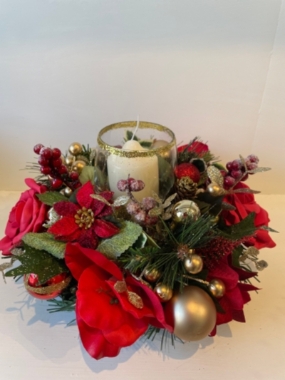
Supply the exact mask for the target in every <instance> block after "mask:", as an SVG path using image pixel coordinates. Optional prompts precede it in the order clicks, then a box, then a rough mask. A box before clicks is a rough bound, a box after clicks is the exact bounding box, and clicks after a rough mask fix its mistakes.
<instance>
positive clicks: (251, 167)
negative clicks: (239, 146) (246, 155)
mask: <svg viewBox="0 0 285 380" xmlns="http://www.w3.org/2000/svg"><path fill="white" fill-rule="evenodd" d="M246 167H247V170H254V169H257V167H258V165H257V164H256V163H255V162H251V161H247V162H246Z"/></svg>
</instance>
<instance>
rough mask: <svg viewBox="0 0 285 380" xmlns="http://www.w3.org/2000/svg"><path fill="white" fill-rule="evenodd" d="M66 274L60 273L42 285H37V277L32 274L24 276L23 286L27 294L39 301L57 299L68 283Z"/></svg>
mask: <svg viewBox="0 0 285 380" xmlns="http://www.w3.org/2000/svg"><path fill="white" fill-rule="evenodd" d="M70 280H71V277H70V275H69V274H68V273H60V274H58V275H56V276H54V277H52V278H50V279H49V280H48V281H47V282H45V283H44V284H41V285H38V276H37V275H36V274H34V273H31V274H27V275H25V276H24V284H25V287H26V290H27V292H28V293H29V294H30V295H31V296H33V297H35V298H38V299H40V300H50V299H52V298H55V297H57V296H58V295H59V294H60V293H61V292H62V290H63V289H64V288H66V287H67V285H68V284H69V283H70Z"/></svg>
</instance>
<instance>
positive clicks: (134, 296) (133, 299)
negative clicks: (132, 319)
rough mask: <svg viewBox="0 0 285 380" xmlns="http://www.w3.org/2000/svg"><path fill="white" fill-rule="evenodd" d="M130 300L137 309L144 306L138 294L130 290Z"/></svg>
mask: <svg viewBox="0 0 285 380" xmlns="http://www.w3.org/2000/svg"><path fill="white" fill-rule="evenodd" d="M128 300H129V302H130V303H131V304H132V305H133V306H134V307H136V308H137V309H142V308H143V301H142V299H141V297H140V296H139V295H138V294H136V293H134V292H128Z"/></svg>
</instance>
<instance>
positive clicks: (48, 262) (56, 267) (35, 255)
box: [5, 244, 68, 284]
mask: <svg viewBox="0 0 285 380" xmlns="http://www.w3.org/2000/svg"><path fill="white" fill-rule="evenodd" d="M24 250H25V252H24V253H23V254H22V255H19V256H17V259H18V260H19V261H20V262H21V265H19V266H18V267H16V268H13V269H11V270H9V271H8V272H6V273H5V276H7V277H15V276H22V275H24V274H28V273H34V274H36V275H37V276H38V281H39V284H44V283H45V282H47V280H49V279H50V278H52V277H54V276H56V275H58V274H60V273H63V272H68V268H67V267H66V265H65V263H64V261H63V260H57V259H56V258H55V257H53V256H52V255H50V254H49V253H47V252H45V251H41V250H38V249H35V248H32V247H30V246H28V245H27V244H24Z"/></svg>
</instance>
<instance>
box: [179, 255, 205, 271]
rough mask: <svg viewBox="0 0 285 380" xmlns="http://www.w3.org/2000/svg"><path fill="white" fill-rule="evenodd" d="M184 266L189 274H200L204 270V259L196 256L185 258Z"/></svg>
mask: <svg viewBox="0 0 285 380" xmlns="http://www.w3.org/2000/svg"><path fill="white" fill-rule="evenodd" d="M183 264H184V268H185V269H186V270H187V272H188V273H191V274H197V273H200V272H201V270H202V269H203V259H202V257H201V256H199V255H196V254H194V255H190V256H188V257H185V259H184V261H183Z"/></svg>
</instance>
